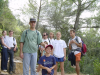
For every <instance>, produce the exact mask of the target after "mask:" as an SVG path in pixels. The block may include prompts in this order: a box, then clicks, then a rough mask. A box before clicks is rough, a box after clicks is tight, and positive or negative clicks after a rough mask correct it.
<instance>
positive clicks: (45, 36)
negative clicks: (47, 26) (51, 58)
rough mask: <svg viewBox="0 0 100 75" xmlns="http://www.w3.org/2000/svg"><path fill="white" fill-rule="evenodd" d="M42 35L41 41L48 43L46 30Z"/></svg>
mask: <svg viewBox="0 0 100 75" xmlns="http://www.w3.org/2000/svg"><path fill="white" fill-rule="evenodd" d="M42 36H43V39H42V41H43V42H44V41H47V42H48V45H49V40H48V34H47V33H46V32H44V33H43V35H42Z"/></svg>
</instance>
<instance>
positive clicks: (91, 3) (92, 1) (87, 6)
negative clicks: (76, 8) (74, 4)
mask: <svg viewBox="0 0 100 75" xmlns="http://www.w3.org/2000/svg"><path fill="white" fill-rule="evenodd" d="M95 1H96V0H93V1H91V2H88V3H90V4H88V6H87V7H85V8H83V9H81V10H82V11H83V10H85V9H87V8H88V7H89V6H90V5H91V4H92V3H93V2H95ZM83 5H85V3H84V4H83Z"/></svg>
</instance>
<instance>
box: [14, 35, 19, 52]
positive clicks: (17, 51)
mask: <svg viewBox="0 0 100 75" xmlns="http://www.w3.org/2000/svg"><path fill="white" fill-rule="evenodd" d="M13 41H15V38H14V37H13ZM13 45H14V44H13ZM14 47H15V45H14ZM17 52H18V47H17V48H16V51H14V53H17Z"/></svg>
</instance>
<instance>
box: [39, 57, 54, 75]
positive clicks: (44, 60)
mask: <svg viewBox="0 0 100 75" xmlns="http://www.w3.org/2000/svg"><path fill="white" fill-rule="evenodd" d="M38 64H40V65H42V66H44V67H48V68H51V67H52V66H54V65H56V60H55V57H54V56H52V55H50V56H49V57H46V56H45V55H44V56H42V57H41V58H40V59H39V61H38ZM47 74H48V72H47V70H45V69H42V75H47ZM53 74H54V69H52V71H51V73H50V74H49V75H53Z"/></svg>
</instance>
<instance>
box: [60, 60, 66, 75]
mask: <svg viewBox="0 0 100 75" xmlns="http://www.w3.org/2000/svg"><path fill="white" fill-rule="evenodd" d="M60 69H61V75H65V73H64V62H60Z"/></svg>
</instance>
